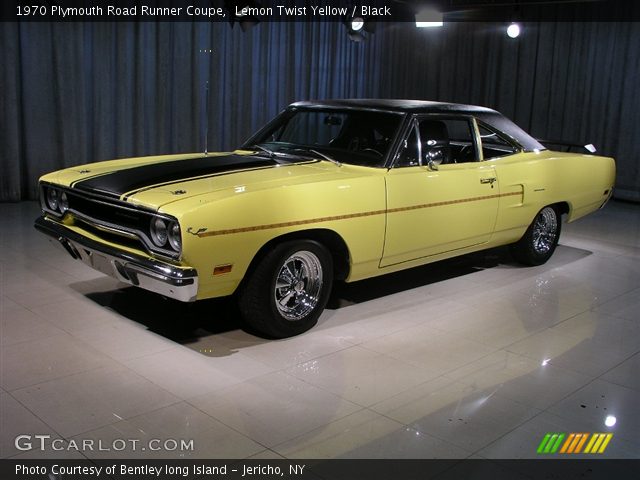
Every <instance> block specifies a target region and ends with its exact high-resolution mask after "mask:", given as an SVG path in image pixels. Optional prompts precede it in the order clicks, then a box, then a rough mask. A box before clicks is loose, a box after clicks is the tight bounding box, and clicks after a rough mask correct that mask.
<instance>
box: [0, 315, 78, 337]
mask: <svg viewBox="0 0 640 480" xmlns="http://www.w3.org/2000/svg"><path fill="white" fill-rule="evenodd" d="M54 335H66V332H64V331H63V330H60V329H59V328H56V327H55V326H53V325H51V324H50V323H49V322H47V321H45V320H44V319H43V318H41V317H39V316H38V315H36V314H35V313H33V312H31V311H30V310H27V309H26V308H24V307H21V306H16V307H14V308H11V309H9V310H7V311H3V312H2V313H0V345H2V346H5V345H13V344H16V343H22V342H28V341H31V340H38V339H41V338H47V337H52V336H54Z"/></svg>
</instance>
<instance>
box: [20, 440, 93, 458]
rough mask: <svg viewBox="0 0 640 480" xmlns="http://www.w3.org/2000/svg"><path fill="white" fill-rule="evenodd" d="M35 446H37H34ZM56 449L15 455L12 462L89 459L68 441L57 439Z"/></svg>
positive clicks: (34, 450) (30, 451)
mask: <svg viewBox="0 0 640 480" xmlns="http://www.w3.org/2000/svg"><path fill="white" fill-rule="evenodd" d="M34 445H35V444H34ZM54 446H55V449H54V448H49V449H47V450H44V451H43V450H39V449H38V450H36V449H32V450H29V451H26V452H22V453H19V454H18V455H13V456H12V457H11V460H86V459H87V457H85V456H84V455H82V454H81V453H80V452H79V451H78V450H77V449H76V448H75V446H74V445H70V444H69V442H68V441H66V440H62V439H56V443H55V444H54Z"/></svg>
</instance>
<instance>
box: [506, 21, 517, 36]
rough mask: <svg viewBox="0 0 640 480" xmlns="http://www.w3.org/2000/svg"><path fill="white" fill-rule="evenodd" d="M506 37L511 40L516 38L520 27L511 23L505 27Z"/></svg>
mask: <svg viewBox="0 0 640 480" xmlns="http://www.w3.org/2000/svg"><path fill="white" fill-rule="evenodd" d="M507 35H509V37H511V38H517V37H518V36H519V35H520V25H518V24H517V23H512V24H511V25H509V26H508V27H507Z"/></svg>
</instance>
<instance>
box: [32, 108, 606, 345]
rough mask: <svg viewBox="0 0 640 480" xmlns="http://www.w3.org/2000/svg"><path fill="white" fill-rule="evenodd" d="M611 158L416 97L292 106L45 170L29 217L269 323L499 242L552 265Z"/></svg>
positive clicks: (279, 330) (177, 287) (116, 271)
mask: <svg viewBox="0 0 640 480" xmlns="http://www.w3.org/2000/svg"><path fill="white" fill-rule="evenodd" d="M614 178H615V164H614V161H613V159H611V158H606V157H600V156H595V155H581V154H580V155H579V154H573V153H566V152H562V153H561V152H555V151H549V150H547V149H545V147H544V146H543V145H542V144H540V143H539V142H538V141H537V140H535V139H533V138H532V137H531V136H529V135H528V134H527V133H525V132H524V131H523V130H521V129H520V128H519V127H518V126H516V125H515V124H514V123H513V122H511V121H510V120H508V119H507V118H505V117H504V116H502V115H501V114H500V113H498V112H496V111H494V110H491V109H488V108H484V107H476V106H470V105H457V104H448V103H438V102H427V101H412V100H333V101H321V102H299V103H295V104H292V105H290V106H289V107H288V108H287V109H286V110H284V111H283V112H282V113H281V114H280V115H278V116H277V117H276V118H275V119H274V120H273V121H271V122H270V123H269V124H268V125H266V126H265V127H264V128H263V129H261V130H260V131H259V132H257V133H256V134H255V135H253V136H252V137H251V138H250V139H249V140H248V141H247V142H246V143H245V144H244V145H242V146H241V147H240V148H239V149H238V150H236V151H234V152H230V153H229V152H226V153H209V154H206V153H200V154H198V153H196V154H183V155H166V156H155V157H143V158H128V159H122V160H112V161H106V162H100V163H92V164H88V165H83V166H79V167H72V168H67V169H64V170H60V171H57V172H54V173H50V174H48V175H45V176H43V177H42V178H41V180H40V182H41V183H40V194H41V204H42V210H43V215H42V216H41V217H40V218H38V219H37V220H36V225H35V226H36V228H37V229H38V230H40V231H41V232H43V233H45V234H47V235H49V236H51V237H52V238H53V239H55V240H56V241H57V242H59V243H60V244H61V245H62V246H63V247H64V248H65V249H66V251H67V252H68V253H69V254H70V255H71V256H72V257H73V258H76V259H79V260H82V261H83V262H84V263H86V264H88V265H89V266H91V267H93V268H95V269H97V270H99V271H101V272H103V273H105V274H107V275H111V276H112V277H115V278H117V279H118V280H120V281H122V282H126V283H128V284H132V285H136V286H138V287H142V288H144V289H147V290H151V291H154V292H157V293H159V294H161V295H164V296H166V297H170V298H174V299H177V300H181V301H184V302H190V301H194V300H197V299H204V298H211V297H219V296H225V295H231V294H235V295H236V297H237V299H238V301H239V306H240V311H241V313H242V316H243V318H244V320H245V321H246V322H248V324H249V325H251V326H252V327H253V328H254V329H256V330H258V331H260V332H262V333H263V334H266V335H268V336H271V337H287V336H291V335H296V334H299V333H302V332H304V331H306V330H308V329H309V328H311V327H312V326H313V325H315V324H316V322H317V320H318V317H319V316H320V314H321V313H322V311H323V309H324V307H325V305H326V302H327V299H328V297H329V294H330V292H331V286H332V282H333V281H334V280H335V279H340V280H344V281H347V282H353V281H356V280H361V279H364V278H368V277H373V276H376V275H384V274H386V273H389V272H395V271H398V270H402V269H407V268H411V267H415V266H417V265H423V264H425V263H429V262H434V261H437V260H441V259H445V258H448V257H453V256H456V255H462V254H465V253H469V252H473V251H477V250H481V249H486V248H490V247H495V246H498V245H507V244H510V245H511V248H512V252H513V255H514V257H515V258H516V259H517V260H518V261H520V262H521V263H524V264H527V265H539V264H542V263H544V262H546V261H547V260H548V259H549V257H550V256H551V254H552V253H553V251H554V249H555V247H556V245H557V243H558V237H559V235H560V227H561V216H562V215H563V214H564V215H566V218H567V220H568V221H573V220H576V219H578V218H580V217H582V216H584V215H586V214H588V213H590V212H593V211H595V210H597V209H598V208H600V207H602V206H603V205H604V204H605V203H606V202H607V200H608V199H609V198H610V197H611V194H612V190H613V184H614Z"/></svg>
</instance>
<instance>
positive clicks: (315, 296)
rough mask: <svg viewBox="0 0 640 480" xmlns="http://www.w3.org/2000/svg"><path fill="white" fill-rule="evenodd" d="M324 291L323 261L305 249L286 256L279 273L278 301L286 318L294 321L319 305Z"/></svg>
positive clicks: (277, 303) (281, 313)
mask: <svg viewBox="0 0 640 480" xmlns="http://www.w3.org/2000/svg"><path fill="white" fill-rule="evenodd" d="M321 292H322V263H321V262H320V259H319V258H318V257H317V256H316V255H315V254H314V253H312V252H309V251H306V250H303V251H299V252H295V253H294V254H292V255H291V256H290V257H289V258H287V259H286V260H285V261H284V263H283V265H282V267H280V270H279V271H278V274H277V277H276V284H275V290H274V297H275V305H276V308H277V310H278V312H279V313H280V315H282V317H283V318H285V319H286V320H289V321H292V322H295V321H298V320H301V319H303V318H305V317H306V316H307V315H309V313H310V312H311V311H313V309H314V308H316V306H317V305H318V301H319V300H320V295H321Z"/></svg>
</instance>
